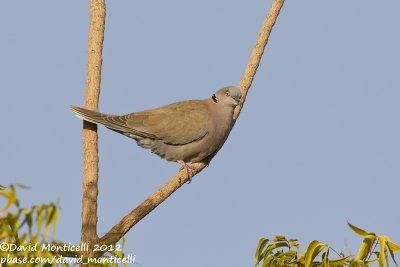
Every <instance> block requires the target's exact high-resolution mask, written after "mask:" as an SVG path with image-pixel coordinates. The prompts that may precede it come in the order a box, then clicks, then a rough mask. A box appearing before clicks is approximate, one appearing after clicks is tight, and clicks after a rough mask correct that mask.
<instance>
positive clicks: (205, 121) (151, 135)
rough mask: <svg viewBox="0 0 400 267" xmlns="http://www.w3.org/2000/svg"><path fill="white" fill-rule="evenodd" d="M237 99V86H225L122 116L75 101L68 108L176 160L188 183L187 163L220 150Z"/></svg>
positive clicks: (225, 137)
mask: <svg viewBox="0 0 400 267" xmlns="http://www.w3.org/2000/svg"><path fill="white" fill-rule="evenodd" d="M240 99H241V93H240V89H239V88H238V87H235V86H228V87H224V88H222V89H220V90H218V91H217V92H215V93H214V94H212V96H211V97H209V98H206V99H203V100H186V101H181V102H176V103H172V104H169V105H165V106H162V107H158V108H153V109H148V110H143V111H138V112H133V113H129V114H126V115H121V116H119V115H111V114H104V113H100V112H97V111H93V110H88V109H85V108H81V107H78V106H74V105H71V110H72V111H73V112H74V113H75V115H76V116H77V117H79V118H81V119H83V120H85V121H89V122H92V123H96V124H102V125H104V126H105V127H107V128H108V129H111V130H113V131H115V132H117V133H120V134H123V135H125V136H127V137H129V138H132V139H134V140H135V141H136V143H137V144H138V145H139V146H140V147H142V148H145V149H150V150H151V152H152V153H154V154H156V155H158V156H160V157H161V158H164V159H166V160H168V161H175V162H177V163H179V164H180V165H181V167H182V168H183V169H185V170H186V173H187V175H188V178H189V183H190V181H191V178H192V171H193V169H192V167H191V165H190V163H195V162H201V161H202V160H204V159H206V158H207V157H209V156H214V155H215V154H216V153H217V152H218V151H219V150H220V148H221V147H222V145H223V144H224V143H225V141H226V139H227V137H228V135H229V133H230V131H231V129H232V127H233V125H234V123H235V121H234V119H233V111H234V109H235V107H236V106H237V105H239V104H240Z"/></svg>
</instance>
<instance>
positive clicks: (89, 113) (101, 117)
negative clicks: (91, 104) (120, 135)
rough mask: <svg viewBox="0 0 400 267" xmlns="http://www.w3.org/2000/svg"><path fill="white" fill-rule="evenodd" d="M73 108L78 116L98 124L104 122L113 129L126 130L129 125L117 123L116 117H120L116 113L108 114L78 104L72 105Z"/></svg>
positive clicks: (103, 123)
mask: <svg viewBox="0 0 400 267" xmlns="http://www.w3.org/2000/svg"><path fill="white" fill-rule="evenodd" d="M70 108H71V110H72V111H73V112H74V113H75V115H76V116H77V117H78V118H81V119H83V120H85V121H89V122H92V123H96V124H102V125H104V126H106V127H108V128H110V129H112V130H116V131H120V132H126V131H127V130H129V129H127V127H126V126H124V125H121V123H117V122H116V121H115V120H114V118H116V117H118V116H115V115H107V114H103V113H100V112H97V111H93V110H89V109H85V108H81V107H78V106H74V105H71V106H70Z"/></svg>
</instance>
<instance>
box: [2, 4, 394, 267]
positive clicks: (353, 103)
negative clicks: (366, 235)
mask: <svg viewBox="0 0 400 267" xmlns="http://www.w3.org/2000/svg"><path fill="white" fill-rule="evenodd" d="M270 3H271V1H232V0H219V1H211V0H204V1H184V0H170V1H128V0H124V1H123V0H120V1H108V10H107V21H106V32H105V42H104V61H103V76H102V87H101V88H102V89H101V97H100V110H101V111H103V112H110V113H117V114H118V113H128V112H132V111H136V110H142V109H145V108H151V107H157V106H160V105H163V104H167V103H171V102H175V101H180V100H185V99H201V98H206V97H209V96H210V95H211V94H212V92H213V91H215V90H216V89H219V88H220V87H223V86H226V85H235V84H237V83H238V81H239V80H240V77H241V75H242V72H243V70H244V69H245V66H246V63H247V59H248V56H249V55H250V52H251V49H252V46H253V43H254V41H255V39H256V36H257V34H258V31H259V29H260V26H261V23H262V21H263V19H264V17H265V14H266V12H267V10H268V9H269V6H270ZM399 10H400V2H399V1H397V0H388V1H384V2H379V3H378V2H377V1H372V0H353V1H348V0H336V1H315V0H314V1H306V0H304V1H286V3H285V5H284V7H283V9H282V12H281V14H280V16H279V18H278V21H277V24H276V25H275V28H274V30H273V32H272V34H271V36H270V41H269V43H268V46H267V49H266V51H265V54H264V57H263V60H262V62H261V65H260V68H259V69H258V72H257V75H256V77H255V80H254V83H253V85H252V88H251V90H250V92H249V95H248V98H247V101H246V105H245V107H244V109H243V110H242V113H241V116H240V118H239V120H238V122H237V123H236V125H235V128H234V129H233V131H232V132H231V135H230V136H229V139H228V140H227V142H226V143H225V145H224V147H223V148H222V150H221V151H220V152H219V153H218V155H217V156H216V157H215V158H214V160H213V161H212V163H211V165H210V166H209V167H208V168H207V169H206V170H204V171H203V172H202V173H201V174H200V175H198V176H196V177H195V178H194V179H193V182H192V183H191V184H189V185H184V186H183V187H182V188H181V189H179V190H178V191H177V192H176V193H175V194H173V195H172V196H171V197H170V198H168V199H167V200H166V201H165V202H164V203H163V204H162V205H160V206H159V207H158V208H157V209H156V210H154V211H153V212H152V213H151V214H150V215H148V216H147V217H146V218H145V219H143V220H142V221H141V222H140V223H139V224H137V225H136V226H135V227H134V229H132V230H131V231H130V232H129V233H128V235H127V236H126V238H127V247H126V249H125V252H126V253H128V254H129V253H133V254H136V262H137V266H141V267H159V266H163V267H188V266H189V267H204V266H207V267H208V266H209V267H214V266H215V267H217V266H218V267H219V266H230V267H240V266H252V264H253V254H254V250H255V247H256V245H257V241H258V239H259V238H260V237H261V236H268V237H272V236H273V235H275V234H285V235H287V236H288V237H292V238H299V239H300V242H301V244H302V245H303V249H305V246H306V245H307V243H308V242H309V241H311V240H314V239H318V240H321V241H323V242H326V243H329V244H331V245H332V246H333V247H334V248H335V249H336V250H340V251H345V252H349V251H352V252H353V253H356V251H357V248H358V246H359V244H360V242H361V240H360V238H359V237H358V236H356V235H355V234H353V233H352V232H351V231H350V229H349V228H348V227H347V226H346V220H349V221H351V222H352V223H354V224H356V225H358V226H360V227H362V228H365V229H367V230H371V231H375V232H377V233H378V234H387V235H389V236H390V237H391V238H392V239H393V240H394V241H397V242H400V227H399V225H400V211H399V207H398V203H399V191H400V190H399V189H400V165H399V161H400V140H399V136H400V124H399V114H400V105H399V99H400V90H399V89H400V88H399V86H400V75H399V67H400V50H399V47H400V35H399V25H400V16H399V15H398V11H399ZM87 29H88V4H87V1H51V0H42V1H20V0H13V1H1V3H0V34H1V42H0V73H1V78H0V112H1V114H3V116H2V127H1V131H0V162H1V164H0V166H1V168H0V181H1V183H0V184H4V185H7V184H10V183H16V182H21V183H23V184H25V185H29V186H31V187H32V188H31V189H30V190H27V191H26V190H24V191H22V192H20V197H21V200H22V203H23V204H24V205H29V204H36V203H43V202H49V201H54V200H57V199H58V198H59V199H60V201H61V207H62V210H61V214H60V223H59V227H58V233H57V237H58V239H60V240H63V241H65V242H76V243H77V242H78V241H79V238H80V228H81V226H80V214H81V176H82V175H81V166H82V165H81V159H82V155H81V127H82V122H81V121H80V120H79V119H77V118H75V117H74V116H73V115H72V113H71V112H70V111H69V109H68V106H69V105H70V104H78V105H81V104H82V100H83V89H84V84H85V75H86V44H87ZM99 135H100V168H101V171H100V183H99V186H100V195H99V225H98V230H99V233H105V232H106V231H108V229H109V228H110V227H111V226H113V225H114V224H115V223H116V222H117V221H119V219H120V218H121V217H122V216H123V215H125V214H126V213H127V212H129V211H130V210H131V209H132V208H134V207H136V205H137V204H138V203H140V202H141V201H142V200H143V199H144V198H146V197H147V196H148V195H149V194H150V193H151V192H153V191H154V190H155V189H157V188H158V187H159V186H160V185H162V184H163V183H164V182H165V181H166V180H167V179H168V178H169V177H170V176H172V175H174V174H175V173H176V170H177V169H178V165H177V164H176V163H171V162H166V161H163V160H160V159H159V158H158V157H157V156H155V155H153V154H151V153H150V152H149V151H145V150H143V149H140V148H138V147H137V146H136V144H135V142H134V141H133V140H130V139H128V138H126V137H124V136H122V135H118V134H116V133H114V132H112V131H109V130H107V129H105V128H104V127H101V128H100V129H99Z"/></svg>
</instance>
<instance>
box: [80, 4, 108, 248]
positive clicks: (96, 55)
mask: <svg viewBox="0 0 400 267" xmlns="http://www.w3.org/2000/svg"><path fill="white" fill-rule="evenodd" d="M105 15H106V6H105V0H90V21H89V23H90V24H89V39H88V61H87V80H86V88H85V98H84V106H85V107H86V108H88V109H91V110H97V109H98V103H99V96H100V82H101V65H102V51H103V40H104V24H105ZM97 140H98V136H97V125H96V124H93V123H90V122H87V121H83V182H82V189H83V196H82V232H81V242H82V243H85V242H87V243H88V244H90V247H92V246H93V245H94V244H95V243H97V239H98V236H97V195H98V185H97V182H98V178H99V165H98V164H99V157H98V144H97ZM85 253H87V254H88V255H86V256H90V255H91V254H92V253H93V252H92V249H89V251H87V252H85Z"/></svg>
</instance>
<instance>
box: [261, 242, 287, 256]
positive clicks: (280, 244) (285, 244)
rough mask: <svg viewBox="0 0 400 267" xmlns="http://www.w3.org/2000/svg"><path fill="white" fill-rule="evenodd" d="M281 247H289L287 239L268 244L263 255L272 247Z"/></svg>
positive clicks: (271, 249) (268, 252) (272, 248)
mask: <svg viewBox="0 0 400 267" xmlns="http://www.w3.org/2000/svg"><path fill="white" fill-rule="evenodd" d="M281 247H287V248H289V244H288V242H287V241H277V242H275V243H272V244H270V245H268V246H267V248H266V250H265V256H268V255H269V254H270V253H271V252H272V251H273V250H274V249H277V248H281Z"/></svg>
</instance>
